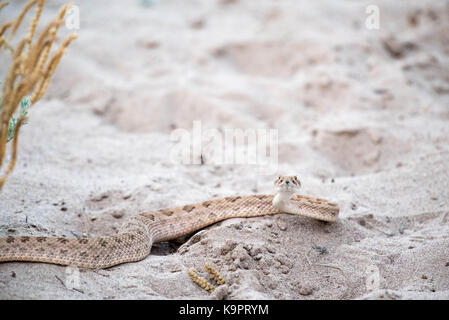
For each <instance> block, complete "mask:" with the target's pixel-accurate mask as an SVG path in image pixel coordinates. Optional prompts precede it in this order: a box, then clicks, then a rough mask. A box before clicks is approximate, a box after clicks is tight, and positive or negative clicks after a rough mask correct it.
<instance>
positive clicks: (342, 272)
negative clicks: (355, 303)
mask: <svg viewBox="0 0 449 320" xmlns="http://www.w3.org/2000/svg"><path fill="white" fill-rule="evenodd" d="M321 248H324V249H325V252H326V253H327V252H328V251H327V249H326V248H325V247H320V246H316V245H314V246H313V247H312V248H311V249H310V250H309V251H308V252H307V253H306V260H307V262H308V263H309V265H310V266H319V267H326V268H332V269H337V270H339V271H340V272H341V274H342V275H343V277H344V278H345V282H346V291H345V292H344V293H343V295H342V296H341V298H344V297H345V296H346V292H347V291H348V290H349V286H348V283H349V279H348V277H347V276H346V273H345V272H344V271H343V269H342V268H340V267H339V266H335V265H332V264H322V263H312V262H311V261H310V259H309V253H310V251H312V249H315V250H320V249H321ZM321 251H324V250H320V254H323V253H321Z"/></svg>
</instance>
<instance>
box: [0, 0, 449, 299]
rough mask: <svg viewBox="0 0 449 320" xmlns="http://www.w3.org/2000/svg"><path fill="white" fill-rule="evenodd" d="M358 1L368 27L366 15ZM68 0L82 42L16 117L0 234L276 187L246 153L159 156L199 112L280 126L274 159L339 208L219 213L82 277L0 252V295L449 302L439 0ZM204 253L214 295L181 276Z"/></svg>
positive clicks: (108, 226) (59, 231) (448, 52)
mask: <svg viewBox="0 0 449 320" xmlns="http://www.w3.org/2000/svg"><path fill="white" fill-rule="evenodd" d="M17 2H18V3H19V4H17V3H16V4H14V5H10V8H9V9H7V10H6V9H5V10H4V12H2V14H1V16H0V18H1V19H2V21H5V20H6V18H5V17H8V16H9V15H11V17H12V16H13V15H14V16H15V15H16V13H17V12H18V10H19V9H20V8H21V7H22V5H23V1H17ZM61 4H62V1H49V3H48V4H47V5H46V8H45V10H44V14H43V19H42V20H43V21H44V20H45V21H48V20H49V19H50V18H52V17H53V16H54V15H55V14H56V12H57V10H58V8H59V7H60V5H61ZM368 4H377V5H378V6H379V8H380V17H381V20H380V29H379V30H368V29H366V28H365V18H366V17H367V15H366V13H365V9H366V6H367V5H368ZM79 7H80V14H81V29H80V30H79V32H78V34H79V38H78V39H77V40H76V41H75V42H73V44H72V45H71V46H70V47H69V49H68V50H67V53H66V55H65V56H64V57H63V59H62V62H61V65H60V66H59V69H58V70H57V73H56V74H55V76H54V78H53V80H52V82H51V84H50V88H49V90H48V92H47V94H46V95H45V96H44V98H43V99H42V100H41V101H40V102H39V103H38V104H37V105H36V106H35V107H34V108H33V109H32V110H31V111H30V117H29V123H28V124H27V125H26V126H25V127H23V129H22V131H21V137H20V141H19V143H20V149H19V159H18V163H17V166H16V168H15V170H14V172H13V173H12V174H11V176H10V177H9V179H8V181H7V183H6V185H5V186H4V188H3V190H2V192H1V193H0V225H1V226H0V236H8V235H13V236H16V235H58V236H67V237H73V236H80V235H82V234H83V233H87V234H88V235H89V236H95V235H102V234H113V233H114V232H115V230H116V228H117V226H119V225H120V224H121V223H122V222H123V220H124V219H126V218H128V217H130V216H132V215H135V214H138V213H140V212H143V211H147V210H153V209H160V208H168V207H173V206H177V205H181V204H188V203H194V202H198V201H203V200H207V199H212V198H217V197H224V196H232V195H243V194H253V193H271V192H272V191H273V188H272V180H273V177H274V176H275V174H271V175H260V174H257V172H256V170H254V168H253V167H248V166H243V165H238V164H235V165H225V166H217V165H214V164H213V163H210V162H208V161H209V160H210V159H207V158H205V159H203V160H204V161H205V163H204V164H203V165H186V166H183V165H177V164H174V163H172V162H171V161H170V160H169V158H168V156H167V155H168V154H169V152H170V150H172V149H171V148H172V147H173V143H171V142H170V139H169V138H170V133H171V132H172V130H173V129H174V128H185V129H189V130H190V128H191V126H192V122H193V121H195V120H201V121H202V125H203V126H204V127H209V128H217V129H223V128H226V127H234V128H242V129H247V128H273V129H278V133H279V170H278V172H279V173H286V174H297V175H298V176H299V177H300V178H301V180H302V183H303V189H302V190H301V192H302V193H304V194H308V195H314V196H319V197H323V198H326V199H329V200H332V201H336V202H338V204H339V205H340V207H341V213H340V219H339V220H338V222H336V223H333V224H325V223H321V222H318V221H314V220H311V219H307V218H302V217H297V216H292V215H287V214H285V215H278V216H266V217H260V218H251V219H232V220H227V221H224V222H222V223H219V224H217V225H213V226H211V227H209V228H206V229H205V230H202V231H200V232H198V233H197V234H195V235H194V236H192V237H191V238H188V241H187V242H185V243H184V244H182V245H181V246H180V247H178V244H176V243H174V242H173V243H170V244H160V245H156V246H155V247H154V248H153V254H152V255H150V256H149V257H148V258H146V259H145V260H143V261H140V262H138V263H130V264H124V265H120V266H117V267H113V268H110V269H108V270H102V271H89V270H81V272H80V288H79V290H69V289H67V288H66V287H64V286H63V284H62V283H61V281H60V280H58V278H59V279H61V280H64V279H66V276H67V274H66V268H64V267H61V266H56V265H48V264H39V263H3V264H0V298H2V299H26V298H32V299H42V298H47V299H68V298H70V299H131V298H134V299H165V298H168V299H192V298H205V299H208V298H227V299H247V298H251V299H264V298H266V299H358V298H375V299H379V298H387V299H388V298H391V299H409V298H412V299H448V298H449V200H448V199H449V143H448V142H449V125H448V123H449V109H448V106H449V43H448V41H447V39H448V38H447V31H448V27H449V23H448V21H449V19H448V18H449V3H448V1H424V2H423V1H407V5H405V2H398V3H396V2H395V1H369V2H366V3H364V2H363V1H346V2H342V1H339V2H338V4H336V3H335V1H332V0H329V1H320V2H319V3H315V1H293V0H291V1H276V2H274V1H241V0H240V1H207V0H204V1H186V2H184V1H169V0H166V1H164V0H161V1H159V2H158V3H156V4H155V5H152V6H148V7H143V6H142V5H139V3H138V2H137V1H129V2H128V4H127V5H123V1H118V0H117V1H111V0H108V1H82V2H81V1H80V2H79ZM43 21H41V24H40V27H42V25H43V24H42V22H43ZM21 31H22V32H25V31H26V29H25V28H22V30H21ZM68 33H69V31H68V30H62V32H61V34H60V37H61V39H62V37H63V36H65V35H67V34H68ZM391 37H393V38H391ZM5 70H6V64H4V63H2V65H1V71H2V75H3V74H4V71H5ZM63 208H66V209H63ZM63 210H65V211H63ZM92 217H97V219H96V220H94V221H92V220H91V218H92ZM314 244H315V245H318V246H321V247H325V248H326V249H327V253H323V254H319V252H318V251H317V250H315V249H311V248H312V246H313V245H314ZM306 255H307V256H306ZM308 259H309V261H310V262H311V263H317V264H328V265H332V266H335V267H338V268H340V269H336V268H331V267H325V266H318V265H310V264H309V262H308ZM205 262H210V263H211V264H212V265H214V266H215V267H216V269H218V270H219V271H220V272H221V274H222V275H223V277H224V278H225V279H226V280H227V285H226V286H225V287H221V288H220V289H218V290H216V292H215V293H214V294H212V295H210V294H208V293H207V292H205V291H202V290H201V289H200V288H199V287H197V286H196V285H195V284H193V283H192V282H191V280H190V279H189V276H188V273H187V270H188V269H189V268H190V267H192V266H193V267H195V268H196V269H197V270H198V272H199V273H200V274H201V275H203V276H204V275H206V273H205V271H204V269H203V264H204V263H205ZM341 271H343V273H342V272H341ZM375 273H378V275H379V278H378V279H379V283H378V288H379V290H372V286H371V285H370V284H369V283H368V282H369V280H370V279H373V277H375V275H374V274H375ZM367 283H368V284H367Z"/></svg>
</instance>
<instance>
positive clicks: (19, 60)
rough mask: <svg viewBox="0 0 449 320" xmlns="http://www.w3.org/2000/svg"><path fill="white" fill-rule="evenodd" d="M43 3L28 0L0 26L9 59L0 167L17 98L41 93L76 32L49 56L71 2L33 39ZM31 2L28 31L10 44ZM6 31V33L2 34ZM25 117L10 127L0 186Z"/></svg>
mask: <svg viewBox="0 0 449 320" xmlns="http://www.w3.org/2000/svg"><path fill="white" fill-rule="evenodd" d="M44 3H45V0H30V1H29V2H28V3H27V4H26V5H25V7H24V8H23V10H22V12H21V13H20V15H19V16H18V17H17V18H16V19H15V20H13V21H9V22H6V23H4V24H3V25H2V26H1V27H0V49H6V50H8V51H9V52H10V53H11V57H12V59H13V60H12V64H11V67H10V69H9V71H8V73H7V75H6V78H5V80H4V82H3V92H2V102H1V109H0V169H1V168H2V167H3V160H4V157H5V153H6V144H7V141H8V130H9V123H10V120H11V118H12V117H13V115H14V113H15V112H16V110H17V108H18V107H19V104H20V102H21V101H22V99H23V98H24V97H26V96H27V95H29V96H30V102H31V104H35V103H36V102H37V101H38V100H39V99H40V98H41V97H42V96H43V95H44V93H45V91H46V90H47V88H48V85H49V83H50V79H51V77H52V75H53V73H54V72H55V70H56V68H57V66H58V64H59V61H60V60H61V57H62V55H63V54H64V52H65V50H66V48H67V47H68V46H69V44H70V42H71V41H72V40H74V39H75V38H76V33H73V34H71V35H70V36H69V37H68V38H67V39H66V40H65V41H63V43H62V44H61V45H60V46H59V48H58V49H57V50H56V52H54V53H53V55H51V57H50V50H51V47H52V45H53V43H54V41H55V39H56V33H57V31H58V29H59V27H60V26H61V25H62V24H63V23H64V15H65V13H66V11H67V10H68V9H69V8H70V6H71V4H66V5H64V6H63V7H62V8H61V10H60V11H59V14H58V16H57V17H56V18H55V19H54V20H53V21H51V22H50V23H49V24H48V25H47V27H46V28H45V29H44V30H43V31H42V32H41V34H40V35H39V36H38V37H37V39H35V40H34V41H33V38H34V36H35V32H36V27H37V23H38V20H39V18H40V16H41V13H42V8H43V6H44ZM6 5H7V3H4V2H1V3H0V10H2V9H3V8H4V7H5V6H6ZM35 5H37V9H36V14H35V16H34V18H33V20H32V21H31V25H30V29H29V31H28V34H27V35H26V36H25V37H24V38H22V40H21V41H20V42H19V43H18V44H17V46H16V47H15V48H14V47H13V46H12V45H11V43H10V41H11V39H12V37H13V36H14V34H15V33H16V31H17V29H18V28H19V26H20V24H21V23H22V21H23V19H24V17H25V15H26V13H27V12H28V11H29V10H30V9H31V8H32V7H33V6H35ZM8 31H9V35H8V36H6V34H7V32H8ZM25 120H26V119H25V117H21V118H20V119H19V121H18V122H17V124H16V126H15V128H14V138H13V139H14V140H13V144H12V152H11V160H10V163H9V165H8V167H7V169H6V171H5V173H4V174H3V176H2V177H0V190H1V188H2V186H3V184H4V183H5V180H6V178H7V176H8V174H9V173H10V172H11V171H12V169H13V168H14V165H15V162H16V157H17V139H18V135H19V130H20V127H21V126H22V124H23V123H24V121H25Z"/></svg>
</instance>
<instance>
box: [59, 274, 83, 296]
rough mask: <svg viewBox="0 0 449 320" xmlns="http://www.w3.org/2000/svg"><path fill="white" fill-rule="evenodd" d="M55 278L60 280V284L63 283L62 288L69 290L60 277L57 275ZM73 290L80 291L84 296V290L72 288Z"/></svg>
mask: <svg viewBox="0 0 449 320" xmlns="http://www.w3.org/2000/svg"><path fill="white" fill-rule="evenodd" d="M55 278H56V279H58V280H59V282H61V284H62V286H63V287H64V288H66V289H68V290H69V288H67V286H66V285H65V283H64V281H62V279H61V278H60V277H58V276H57V275H55ZM72 290H75V291H78V292H79V293H82V294H84V291H83V290H80V289H77V288H72Z"/></svg>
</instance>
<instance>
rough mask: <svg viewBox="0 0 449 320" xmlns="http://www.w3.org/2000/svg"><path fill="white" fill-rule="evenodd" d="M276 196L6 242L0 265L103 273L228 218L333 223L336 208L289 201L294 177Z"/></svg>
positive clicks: (0, 247) (304, 199)
mask: <svg viewBox="0 0 449 320" xmlns="http://www.w3.org/2000/svg"><path fill="white" fill-rule="evenodd" d="M275 185H276V186H277V188H278V193H277V194H276V196H273V195H250V196H235V197H226V198H222V199H216V200H209V201H205V202H201V203H197V204H193V205H185V206H182V207H177V208H173V209H164V210H158V211H151V212H146V213H142V214H139V215H136V216H134V217H132V218H130V219H129V220H127V221H126V222H125V223H124V225H123V226H122V228H121V230H120V231H119V232H118V234H117V235H114V236H108V237H99V238H71V239H69V238H64V237H59V238H58V237H28V236H23V237H7V238H0V262H6V261H34V262H46V263H53V264H59V265H71V266H77V267H83V268H90V269H104V268H108V267H111V266H114V265H118V264H121V263H125V262H134V261H139V260H142V259H144V258H145V257H147V256H148V255H149V254H150V250H151V246H152V244H153V243H156V242H161V241H167V240H171V239H176V238H179V237H181V236H184V235H188V234H190V233H192V232H194V231H197V230H199V229H202V228H204V227H206V226H208V225H211V224H213V223H216V222H218V221H222V220H225V219H230V218H240V217H256V216H262V215H273V214H278V213H284V212H287V213H292V214H299V215H303V216H307V217H311V218H315V219H318V220H323V221H335V220H336V219H337V217H338V213H339V208H338V206H337V204H335V203H332V202H329V201H326V200H323V199H319V198H315V197H309V196H304V195H294V191H295V190H296V189H297V188H298V187H299V185H300V184H299V181H298V180H297V179H296V177H284V176H281V177H279V179H277V180H276V182H275Z"/></svg>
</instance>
